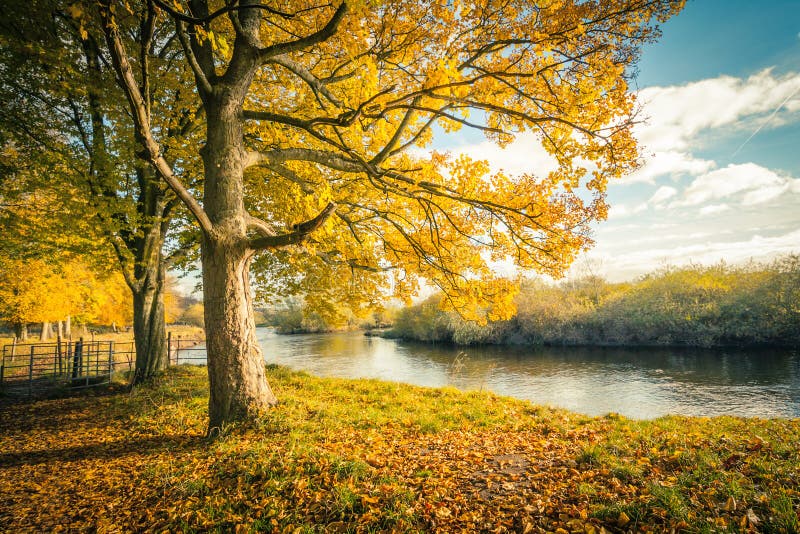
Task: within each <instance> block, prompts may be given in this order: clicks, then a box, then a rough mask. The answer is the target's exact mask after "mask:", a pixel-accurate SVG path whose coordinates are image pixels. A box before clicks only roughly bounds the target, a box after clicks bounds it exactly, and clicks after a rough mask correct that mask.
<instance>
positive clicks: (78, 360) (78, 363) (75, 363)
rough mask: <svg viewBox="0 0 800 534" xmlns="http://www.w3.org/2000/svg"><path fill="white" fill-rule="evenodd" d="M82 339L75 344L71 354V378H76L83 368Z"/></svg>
mask: <svg viewBox="0 0 800 534" xmlns="http://www.w3.org/2000/svg"><path fill="white" fill-rule="evenodd" d="M82 360H83V338H80V340H78V341H76V342H75V349H74V351H73V353H72V378H73V379H75V378H78V376H79V373H80V372H81V370H82V367H83V362H82Z"/></svg>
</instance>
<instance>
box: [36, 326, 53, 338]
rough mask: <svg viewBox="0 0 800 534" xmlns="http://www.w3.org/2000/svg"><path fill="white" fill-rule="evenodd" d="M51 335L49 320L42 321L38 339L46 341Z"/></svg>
mask: <svg viewBox="0 0 800 534" xmlns="http://www.w3.org/2000/svg"><path fill="white" fill-rule="evenodd" d="M51 337H53V329H52V328H51V327H50V321H43V322H42V332H41V333H40V334H39V340H40V341H47V340H49V339H50V338H51Z"/></svg>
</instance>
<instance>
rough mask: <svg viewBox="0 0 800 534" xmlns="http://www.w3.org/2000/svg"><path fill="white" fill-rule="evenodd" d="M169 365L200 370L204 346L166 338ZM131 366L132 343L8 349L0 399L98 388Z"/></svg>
mask: <svg viewBox="0 0 800 534" xmlns="http://www.w3.org/2000/svg"><path fill="white" fill-rule="evenodd" d="M167 354H168V355H169V357H168V363H169V365H205V364H206V347H205V341H204V340H203V339H199V338H181V337H179V336H175V337H173V336H172V333H169V334H168V335H167ZM135 362H136V345H135V344H134V342H133V341H127V342H125V341H123V342H119V341H86V340H84V339H83V338H81V339H79V340H77V341H72V340H67V341H62V340H58V341H56V342H55V343H16V342H15V343H11V344H8V345H5V346H3V349H2V359H0V394H3V395H6V396H28V397H33V396H37V395H41V394H45V393H50V392H52V391H54V390H59V389H81V388H89V387H97V386H102V385H105V384H108V383H110V382H111V380H112V378H113V376H114V375H115V374H117V373H124V372H129V371H132V370H133V369H134V366H135Z"/></svg>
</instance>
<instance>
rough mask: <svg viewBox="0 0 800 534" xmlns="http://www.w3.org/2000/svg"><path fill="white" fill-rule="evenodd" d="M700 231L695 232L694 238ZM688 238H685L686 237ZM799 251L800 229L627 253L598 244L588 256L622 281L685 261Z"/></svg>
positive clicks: (738, 260)
mask: <svg viewBox="0 0 800 534" xmlns="http://www.w3.org/2000/svg"><path fill="white" fill-rule="evenodd" d="M702 235H703V234H698V235H697V237H700V236H702ZM687 240H688V238H687ZM798 251H800V229H795V230H793V231H791V232H789V233H786V234H783V235H778V236H772V237H765V236H762V235H754V236H752V237H751V238H749V239H740V240H733V241H723V240H717V241H706V242H703V243H684V244H679V245H677V246H675V247H661V248H649V247H648V248H641V247H639V248H637V249H636V250H634V251H630V252H620V251H615V252H614V253H613V254H611V253H608V252H604V251H603V250H602V247H601V246H598V248H597V249H595V250H594V251H592V252H591V253H590V254H589V256H590V257H593V258H596V259H598V260H599V261H600V262H601V263H602V264H603V265H604V266H609V267H610V268H613V271H612V270H610V269H609V270H608V271H607V276H608V277H609V278H610V279H612V280H624V279H630V278H631V277H634V276H638V275H641V274H644V273H647V272H652V271H654V270H656V269H658V268H659V267H660V266H663V265H664V264H665V263H666V264H670V265H686V264H689V263H695V264H698V263H699V264H704V265H711V264H714V263H718V262H720V261H725V262H727V263H732V264H736V263H742V262H746V261H748V260H750V259H755V260H758V261H765V260H769V259H773V258H775V257H778V256H781V255H785V254H791V253H797V252H798Z"/></svg>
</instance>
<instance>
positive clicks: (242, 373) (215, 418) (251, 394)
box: [202, 99, 277, 435]
mask: <svg viewBox="0 0 800 534" xmlns="http://www.w3.org/2000/svg"><path fill="white" fill-rule="evenodd" d="M220 100H227V102H226V103H224V104H221V103H219V102H216V103H212V104H211V105H207V106H206V109H207V117H208V122H207V128H208V131H207V139H208V143H207V144H206V147H205V148H204V149H203V154H202V155H203V160H204V167H205V178H206V180H205V197H204V203H203V204H204V208H205V210H206V212H207V213H208V216H209V218H210V220H211V222H212V223H213V225H214V232H213V233H212V234H210V235H205V236H204V238H203V243H202V264H203V297H204V298H203V300H204V306H205V328H206V344H207V347H208V377H209V386H210V396H209V404H208V407H209V409H208V411H209V427H208V433H209V434H210V435H213V434H216V433H218V432H219V430H220V429H221V428H222V427H223V425H224V424H226V423H229V422H232V421H237V420H242V419H249V418H252V417H255V416H257V415H258V414H260V413H262V412H263V411H265V410H266V409H268V408H269V407H270V406H273V405H275V404H276V403H277V399H276V398H275V395H274V394H273V393H272V390H271V389H270V387H269V384H268V383H267V380H266V373H265V364H264V357H263V354H262V353H261V348H260V347H259V345H258V342H257V340H256V336H255V321H254V319H253V302H252V296H251V293H250V273H249V269H250V260H251V259H252V256H253V254H254V251H253V250H251V249H250V248H249V241H248V238H247V221H248V218H247V212H246V211H245V207H244V180H243V175H244V163H245V158H246V151H245V150H244V143H243V137H242V125H241V117H240V112H241V110H240V107H239V104H238V102H234V101H232V100H235V99H230V100H229V99H220ZM215 104H217V105H215Z"/></svg>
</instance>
